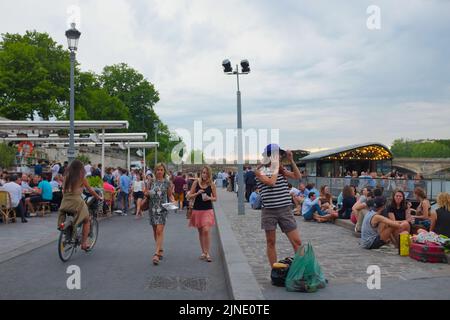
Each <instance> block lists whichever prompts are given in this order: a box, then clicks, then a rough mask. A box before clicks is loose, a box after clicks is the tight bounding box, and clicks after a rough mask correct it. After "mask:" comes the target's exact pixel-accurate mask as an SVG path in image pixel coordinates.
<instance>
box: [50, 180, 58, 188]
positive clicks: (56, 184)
mask: <svg viewBox="0 0 450 320" xmlns="http://www.w3.org/2000/svg"><path fill="white" fill-rule="evenodd" d="M50 185H51V186H52V189H59V183H58V182H56V181H55V180H52V182H50Z"/></svg>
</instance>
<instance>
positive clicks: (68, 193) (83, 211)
mask: <svg viewBox="0 0 450 320" xmlns="http://www.w3.org/2000/svg"><path fill="white" fill-rule="evenodd" d="M85 176H86V171H85V170H84V166H83V163H82V162H81V161H79V160H74V161H73V162H72V163H71V164H70V165H69V167H68V168H67V170H66V173H65V181H64V185H63V199H62V202H61V207H60V208H59V216H58V227H59V226H60V225H61V224H62V223H64V221H65V217H66V214H67V213H71V214H73V218H74V226H78V225H80V224H83V236H82V244H81V249H82V250H85V251H88V250H89V249H90V245H89V243H88V241H87V239H88V234H89V230H90V220H89V210H88V207H87V205H86V203H85V202H84V201H83V199H82V198H81V194H82V193H83V188H86V189H87V190H88V191H89V193H90V194H92V195H93V196H94V197H95V198H96V199H97V200H101V199H102V198H101V197H100V196H99V195H98V194H97V193H96V192H95V191H94V190H93V189H92V188H91V186H90V185H89V182H88V181H87V180H86V178H85Z"/></svg>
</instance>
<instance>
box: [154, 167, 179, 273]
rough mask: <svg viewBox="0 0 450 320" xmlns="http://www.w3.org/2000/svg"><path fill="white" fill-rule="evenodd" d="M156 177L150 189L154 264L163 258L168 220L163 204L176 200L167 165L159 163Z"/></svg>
mask: <svg viewBox="0 0 450 320" xmlns="http://www.w3.org/2000/svg"><path fill="white" fill-rule="evenodd" d="M154 172H155V179H154V180H153V181H152V183H151V185H150V186H149V190H148V198H149V210H148V211H149V215H150V225H151V226H152V227H153V236H154V238H155V242H156V252H155V254H154V255H153V264H154V265H158V264H159V262H160V261H161V260H162V259H163V252H164V250H163V241H164V226H165V225H166V220H167V210H166V209H165V208H164V207H163V206H162V205H163V204H164V203H167V202H169V201H170V202H175V200H174V197H173V192H172V190H173V188H172V185H171V182H170V181H169V179H168V178H167V169H166V166H165V165H164V164H162V163H159V164H157V165H156V167H155V171H154Z"/></svg>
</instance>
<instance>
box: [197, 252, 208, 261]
mask: <svg viewBox="0 0 450 320" xmlns="http://www.w3.org/2000/svg"><path fill="white" fill-rule="evenodd" d="M198 258H199V259H200V260H206V253H202V255H201V256H200V257H198Z"/></svg>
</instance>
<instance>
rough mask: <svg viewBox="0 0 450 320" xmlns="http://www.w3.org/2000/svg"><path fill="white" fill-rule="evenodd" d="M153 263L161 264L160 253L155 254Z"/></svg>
mask: <svg viewBox="0 0 450 320" xmlns="http://www.w3.org/2000/svg"><path fill="white" fill-rule="evenodd" d="M153 264H154V265H155V266H157V265H158V264H159V255H158V254H157V253H155V254H154V255H153Z"/></svg>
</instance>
